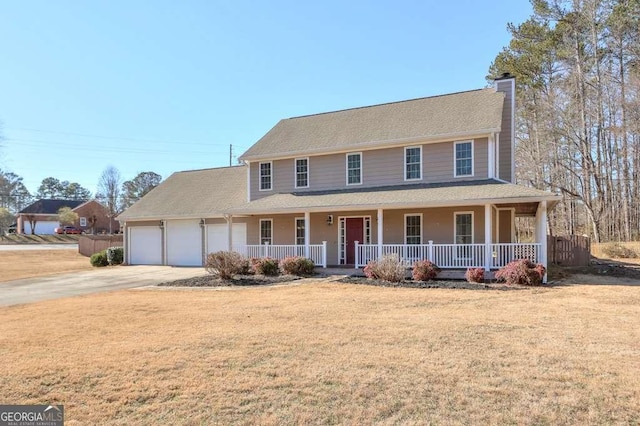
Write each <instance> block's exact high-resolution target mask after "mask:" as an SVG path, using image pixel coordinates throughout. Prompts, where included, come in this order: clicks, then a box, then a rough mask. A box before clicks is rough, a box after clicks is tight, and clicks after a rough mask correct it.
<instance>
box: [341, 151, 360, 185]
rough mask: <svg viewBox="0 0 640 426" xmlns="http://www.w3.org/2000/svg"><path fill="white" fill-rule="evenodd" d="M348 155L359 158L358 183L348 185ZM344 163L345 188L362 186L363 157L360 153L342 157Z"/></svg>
mask: <svg viewBox="0 0 640 426" xmlns="http://www.w3.org/2000/svg"><path fill="white" fill-rule="evenodd" d="M350 155H358V156H360V182H358V183H349V156H350ZM344 161H345V183H346V184H347V186H357V185H362V181H363V180H364V179H363V175H364V173H363V156H362V152H347V153H346V154H345V155H344Z"/></svg>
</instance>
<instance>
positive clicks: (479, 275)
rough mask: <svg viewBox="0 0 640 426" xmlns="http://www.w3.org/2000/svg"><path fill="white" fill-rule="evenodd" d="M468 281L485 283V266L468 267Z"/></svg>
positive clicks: (466, 273) (465, 275) (466, 277)
mask: <svg viewBox="0 0 640 426" xmlns="http://www.w3.org/2000/svg"><path fill="white" fill-rule="evenodd" d="M464 277H465V279H466V280H467V282H470V283H483V282H484V268H468V269H467V272H465V274H464Z"/></svg>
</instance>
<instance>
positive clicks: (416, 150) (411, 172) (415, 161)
mask: <svg viewBox="0 0 640 426" xmlns="http://www.w3.org/2000/svg"><path fill="white" fill-rule="evenodd" d="M420 179H422V146H407V147H405V148H404V180H420Z"/></svg>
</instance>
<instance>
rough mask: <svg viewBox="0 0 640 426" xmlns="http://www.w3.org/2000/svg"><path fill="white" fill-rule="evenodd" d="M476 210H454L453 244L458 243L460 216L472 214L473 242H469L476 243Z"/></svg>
mask: <svg viewBox="0 0 640 426" xmlns="http://www.w3.org/2000/svg"><path fill="white" fill-rule="evenodd" d="M474 213H475V212H474V211H472V210H470V211H459V212H453V244H458V216H462V215H471V242H470V243H469V244H475V240H476V235H475V234H476V229H475V223H476V221H475V216H474Z"/></svg>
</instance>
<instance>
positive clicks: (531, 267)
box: [496, 259, 547, 285]
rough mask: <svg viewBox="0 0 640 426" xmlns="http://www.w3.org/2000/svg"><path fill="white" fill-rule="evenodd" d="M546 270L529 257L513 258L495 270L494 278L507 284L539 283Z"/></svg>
mask: <svg viewBox="0 0 640 426" xmlns="http://www.w3.org/2000/svg"><path fill="white" fill-rule="evenodd" d="M546 271H547V270H546V269H545V267H544V266H542V264H540V263H539V264H537V265H536V264H534V263H533V262H532V261H530V260H529V259H520V260H514V261H513V262H510V263H508V264H506V265H505V266H504V267H502V268H500V269H499V270H498V272H496V279H497V280H498V281H504V282H505V283H507V284H510V285H511V284H520V285H541V284H542V279H543V278H544V274H545V272H546Z"/></svg>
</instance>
